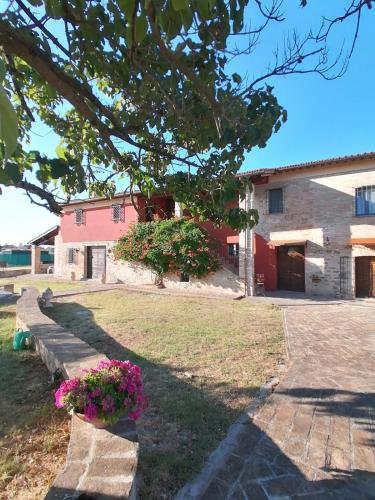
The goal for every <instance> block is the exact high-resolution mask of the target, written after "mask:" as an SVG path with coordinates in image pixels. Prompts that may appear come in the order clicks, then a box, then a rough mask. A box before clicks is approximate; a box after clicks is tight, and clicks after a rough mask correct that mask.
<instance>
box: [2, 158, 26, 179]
mask: <svg viewBox="0 0 375 500" xmlns="http://www.w3.org/2000/svg"><path fill="white" fill-rule="evenodd" d="M4 173H5V174H6V175H7V176H8V177H9V179H11V180H12V181H13V182H14V184H17V182H20V181H21V180H22V177H23V173H22V172H21V171H20V167H19V166H18V165H17V164H16V163H11V162H9V161H8V162H7V163H6V165H5V167H4Z"/></svg>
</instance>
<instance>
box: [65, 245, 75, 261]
mask: <svg viewBox="0 0 375 500" xmlns="http://www.w3.org/2000/svg"><path fill="white" fill-rule="evenodd" d="M66 261H67V263H68V264H76V263H77V250H76V249H75V248H68V249H67V251H66Z"/></svg>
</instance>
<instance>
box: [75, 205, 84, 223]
mask: <svg viewBox="0 0 375 500" xmlns="http://www.w3.org/2000/svg"><path fill="white" fill-rule="evenodd" d="M74 217H75V223H76V224H77V225H78V226H80V225H81V224H84V223H85V215H84V211H83V209H82V208H76V209H75V210H74Z"/></svg>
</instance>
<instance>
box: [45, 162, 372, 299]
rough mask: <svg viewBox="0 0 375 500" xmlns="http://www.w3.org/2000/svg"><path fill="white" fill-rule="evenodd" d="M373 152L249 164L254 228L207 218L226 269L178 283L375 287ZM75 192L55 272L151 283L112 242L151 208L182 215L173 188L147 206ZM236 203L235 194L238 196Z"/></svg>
mask: <svg viewBox="0 0 375 500" xmlns="http://www.w3.org/2000/svg"><path fill="white" fill-rule="evenodd" d="M374 165H375V153H365V154H361V155H356V156H347V157H342V158H334V159H329V160H323V161H316V162H311V163H305V164H300V165H291V166H288V167H280V168H273V169H262V170H252V171H249V172H245V173H242V174H240V175H242V176H248V177H250V178H251V181H252V183H253V189H252V192H251V193H248V195H247V197H246V198H245V200H244V201H243V202H241V203H243V205H244V206H245V207H247V208H251V207H252V208H255V209H257V210H258V212H259V223H258V224H257V225H256V226H255V228H254V229H252V230H248V231H244V232H242V233H241V234H238V233H236V232H235V231H233V230H231V229H230V228H228V227H220V228H217V227H214V226H213V225H212V224H211V223H209V222H207V223H205V224H204V226H205V227H206V229H207V230H208V231H209V233H210V234H211V235H212V236H213V237H214V238H216V239H217V240H218V242H219V243H220V245H219V250H220V258H221V260H222V264H223V267H222V269H221V270H220V271H219V272H217V273H215V274H214V275H210V276H209V277H207V278H206V279H201V280H195V279H190V280H189V281H188V282H186V281H181V280H180V278H179V277H177V276H176V275H170V276H167V277H166V279H165V284H166V286H167V287H174V288H186V289H189V288H195V289H200V290H201V291H202V292H205V293H209V292H210V291H216V292H217V291H220V292H224V293H225V292H231V293H233V292H235V293H238V294H240V293H246V294H248V295H252V294H253V293H254V283H255V282H259V281H260V282H263V283H264V286H265V289H266V291H275V290H288V291H295V292H297V291H298V292H305V293H306V294H307V295H309V296H320V297H346V298H353V297H355V296H358V297H369V296H374V295H375V168H374ZM133 201H135V204H136V208H135V207H134V206H133V203H132V200H131V199H130V197H129V196H124V195H116V196H115V197H114V198H113V199H111V200H108V199H104V198H91V199H87V200H74V201H71V202H70V203H67V204H65V205H63V207H62V208H63V212H62V215H61V220H60V230H59V233H58V235H57V236H56V237H55V274H56V275H57V276H61V277H65V278H69V279H74V280H81V279H100V280H102V281H105V282H107V283H111V282H112V283H116V282H123V283H128V284H141V285H145V284H150V283H152V279H153V276H152V273H151V271H150V270H149V269H147V268H145V267H143V266H141V265H134V264H131V263H124V262H118V261H116V260H115V259H114V258H113V253H112V247H113V245H114V244H115V243H116V241H117V240H118V239H119V238H120V237H121V235H123V234H125V233H126V231H127V230H128V228H129V225H130V224H132V223H134V222H136V221H138V220H141V221H147V220H150V218H151V217H152V216H153V215H157V216H158V217H159V218H161V219H163V218H169V217H172V216H179V215H181V210H180V209H179V206H178V205H177V204H175V202H174V201H173V199H172V198H171V197H170V196H167V195H166V196H155V197H154V198H153V199H152V205H151V206H150V205H146V201H145V199H144V198H143V197H142V196H141V195H136V196H135V200H133ZM236 203H237V202H235V204H236Z"/></svg>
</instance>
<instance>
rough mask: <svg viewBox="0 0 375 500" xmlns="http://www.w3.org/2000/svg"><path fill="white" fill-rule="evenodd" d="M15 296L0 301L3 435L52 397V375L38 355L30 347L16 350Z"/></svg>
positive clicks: (0, 431)
mask: <svg viewBox="0 0 375 500" xmlns="http://www.w3.org/2000/svg"><path fill="white" fill-rule="evenodd" d="M15 302H16V298H14V299H13V300H7V302H6V303H2V304H1V305H0V325H1V331H0V401H1V404H0V437H3V436H5V435H6V434H8V433H9V432H10V431H11V430H12V429H17V428H19V427H21V426H23V425H25V424H27V423H30V421H31V420H32V418H33V415H36V414H37V413H38V412H39V411H40V409H41V407H43V406H44V405H46V404H47V403H48V402H49V401H50V400H51V397H52V391H53V387H52V384H51V383H50V375H49V373H48V370H47V368H46V367H45V366H44V364H43V363H42V361H41V360H40V359H39V357H38V356H37V355H36V354H35V353H34V352H32V351H30V350H27V349H26V350H24V351H20V352H14V351H13V349H12V335H13V333H14V331H15V329H16V313H15V310H12V311H9V310H4V309H5V308H7V307H8V306H12V305H14V304H15Z"/></svg>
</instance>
